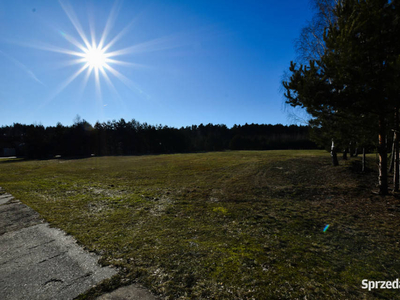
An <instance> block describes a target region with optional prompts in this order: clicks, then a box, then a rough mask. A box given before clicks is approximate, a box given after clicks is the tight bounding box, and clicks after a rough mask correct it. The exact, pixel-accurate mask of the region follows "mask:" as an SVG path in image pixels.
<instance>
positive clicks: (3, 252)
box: [0, 188, 116, 300]
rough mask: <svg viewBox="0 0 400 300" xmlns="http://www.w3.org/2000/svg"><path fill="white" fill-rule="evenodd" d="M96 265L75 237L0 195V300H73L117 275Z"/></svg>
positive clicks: (14, 201) (12, 199) (94, 259)
mask: <svg viewBox="0 0 400 300" xmlns="http://www.w3.org/2000/svg"><path fill="white" fill-rule="evenodd" d="M0 189H1V188H0ZM97 261H98V257H97V256H96V255H94V254H92V253H88V252H86V251H84V250H83V249H82V248H81V247H79V246H78V245H77V243H76V241H75V240H74V239H73V238H72V237H71V236H67V235H65V233H64V232H62V231H61V230H58V229H55V228H50V227H49V225H48V224H47V223H44V222H43V221H42V219H41V218H40V216H39V214H37V213H36V212H35V211H34V210H32V209H31V208H29V207H28V206H26V205H24V204H22V203H21V202H20V201H18V200H16V199H14V198H13V197H12V196H11V195H10V194H4V193H1V191H0V299H3V300H8V299H10V300H11V299H12V300H19V299H29V300H31V299H73V298H75V297H77V296H78V295H79V294H81V293H83V292H85V291H87V290H88V289H90V288H91V287H92V286H94V285H96V284H98V283H99V282H101V281H102V280H104V279H106V278H109V277H111V276H113V275H114V274H116V270H115V269H112V268H108V267H107V268H102V267H100V266H99V265H98V264H97Z"/></svg>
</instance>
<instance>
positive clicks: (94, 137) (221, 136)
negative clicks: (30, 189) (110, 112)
mask: <svg viewBox="0 0 400 300" xmlns="http://www.w3.org/2000/svg"><path fill="white" fill-rule="evenodd" d="M2 148H14V149H16V154H17V155H18V156H23V157H27V158H50V157H54V156H56V155H61V156H63V157H64V156H89V155H92V154H94V155H137V154H160V153H184V152H200V151H222V150H228V149H230V150H272V149H315V148H316V145H315V143H314V142H312V141H311V140H310V139H309V135H308V126H297V125H290V126H284V125H280V124H278V125H265V124H261V125H259V124H245V125H234V126H233V127H232V128H228V127H227V126H226V125H219V124H218V125H213V124H207V125H203V124H200V125H192V126H187V127H181V128H179V129H177V128H174V127H168V126H162V125H156V126H154V125H149V124H147V123H140V122H138V121H136V120H132V121H128V122H127V121H125V120H124V119H120V120H119V121H115V120H114V121H108V122H103V123H100V122H97V123H96V124H95V125H94V126H92V125H91V124H90V123H88V122H87V121H85V120H80V119H79V118H78V120H77V121H75V123H74V124H73V125H71V126H63V125H62V124H60V123H58V124H57V125H56V126H49V127H45V126H43V125H23V124H18V123H15V124H13V125H12V126H3V127H1V128H0V149H2Z"/></svg>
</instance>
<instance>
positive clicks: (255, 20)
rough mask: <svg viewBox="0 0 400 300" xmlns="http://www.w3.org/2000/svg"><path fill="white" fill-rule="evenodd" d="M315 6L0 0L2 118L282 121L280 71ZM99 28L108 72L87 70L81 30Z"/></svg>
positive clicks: (189, 0) (295, 1) (292, 2)
mask: <svg viewBox="0 0 400 300" xmlns="http://www.w3.org/2000/svg"><path fill="white" fill-rule="evenodd" d="M311 14H312V11H311V9H310V5H309V1H308V0H287V1H270V0H264V1H260V0H254V1H253V0H246V1H244V0H241V1H235V0H229V1H225V0H201V1H199V0H185V1H183V0H181V1H178V0H176V1H173V0H168V1H161V0H150V1H147V0H146V1H136V0H129V1H128V0H125V1H99V0H97V1H85V0H79V1H78V0H70V1H60V2H59V1H55V0H12V1H0V65H1V68H0V126H1V125H11V124H13V123H17V122H18V123H23V124H32V123H36V124H40V123H41V124H43V125H45V126H51V125H56V124H57V122H61V123H62V124H64V125H70V124H72V123H73V120H74V118H75V116H76V115H80V116H81V118H83V119H85V120H87V121H88V122H90V123H91V124H94V123H95V122H96V121H100V122H103V121H107V120H113V119H116V120H118V119H120V118H124V119H125V120H131V119H136V120H137V121H140V122H147V123H149V124H154V125H155V124H162V125H168V126H174V127H180V126H187V125H192V124H197V125H198V124H200V123H203V124H207V123H214V124H226V125H227V126H228V127H231V126H232V125H234V124H244V123H268V124H277V123H281V124H290V123H292V121H291V120H290V118H288V114H287V113H286V112H285V111H284V105H283V102H284V100H283V95H282V93H281V92H280V82H281V80H282V74H283V72H284V71H285V70H286V69H287V68H288V67H289V64H290V61H291V60H293V59H294V58H295V53H294V49H293V41H294V39H296V38H297V37H298V35H299V33H300V30H301V28H302V27H303V26H304V25H305V23H306V21H307V20H309V19H310V18H311V16H312V15H311ZM105 28H107V30H106V35H105V38H104V43H103V47H104V46H105V45H107V44H108V43H109V42H111V41H113V39H115V38H116V39H115V40H114V42H113V43H112V44H111V45H110V46H109V48H107V49H106V50H105V51H104V53H105V54H101V55H102V58H101V60H102V61H103V62H104V59H106V60H107V59H113V60H114V61H110V60H108V61H107V64H108V66H109V67H110V68H106V67H104V66H103V70H104V73H105V74H106V76H105V75H104V74H103V72H102V71H101V70H100V68H96V67H94V68H90V64H89V67H87V68H86V69H84V67H85V66H88V65H87V63H88V60H85V57H83V56H84V54H83V53H84V49H85V48H87V46H86V45H85V42H84V41H83V39H82V37H81V36H80V33H79V32H78V31H80V32H81V34H82V33H83V35H84V36H85V37H86V39H87V40H88V42H89V45H91V43H92V36H94V37H95V39H94V40H95V45H98V44H99V43H100V40H101V37H102V35H103V32H104V31H105V30H104V29H105ZM79 45H82V46H80V48H79ZM107 54H110V55H111V54H113V55H115V54H118V55H115V56H112V57H111V56H109V57H108V58H105V56H107ZM88 59H89V58H88ZM89 60H90V59H89ZM115 60H118V61H119V62H120V63H115ZM99 65H101V64H99ZM82 69H84V70H83V71H82V72H81V73H80V74H79V75H78V76H76V77H75V78H74V79H73V80H72V81H71V79H72V78H73V76H74V75H76V74H77V72H78V71H79V70H82ZM96 69H97V70H98V71H97V72H96ZM89 70H91V72H90V73H89ZM96 73H97V75H96Z"/></svg>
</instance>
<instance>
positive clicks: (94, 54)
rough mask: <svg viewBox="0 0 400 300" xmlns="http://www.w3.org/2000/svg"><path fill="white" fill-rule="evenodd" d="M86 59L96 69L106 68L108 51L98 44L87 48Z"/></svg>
mask: <svg viewBox="0 0 400 300" xmlns="http://www.w3.org/2000/svg"><path fill="white" fill-rule="evenodd" d="M85 50H86V51H85V56H84V61H85V62H86V63H87V64H88V65H89V67H91V68H94V69H100V68H104V67H105V66H106V63H107V58H106V53H105V51H104V50H103V49H101V48H100V47H98V46H94V47H90V48H88V49H85Z"/></svg>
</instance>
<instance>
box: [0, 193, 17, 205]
mask: <svg viewBox="0 0 400 300" xmlns="http://www.w3.org/2000/svg"><path fill="white" fill-rule="evenodd" d="M12 199H14V197H13V196H11V195H10V194H4V195H0V205H2V204H6V203H8V202H9V201H10V200H12Z"/></svg>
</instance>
